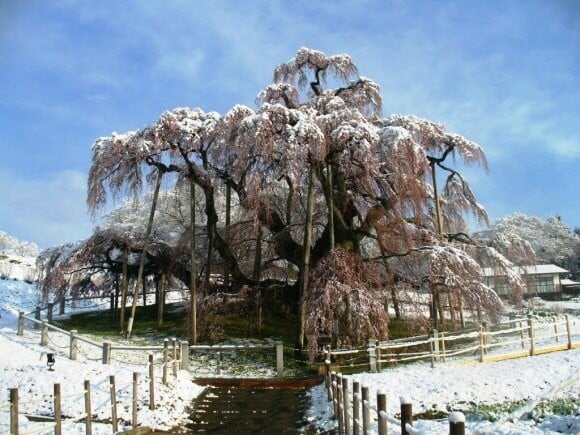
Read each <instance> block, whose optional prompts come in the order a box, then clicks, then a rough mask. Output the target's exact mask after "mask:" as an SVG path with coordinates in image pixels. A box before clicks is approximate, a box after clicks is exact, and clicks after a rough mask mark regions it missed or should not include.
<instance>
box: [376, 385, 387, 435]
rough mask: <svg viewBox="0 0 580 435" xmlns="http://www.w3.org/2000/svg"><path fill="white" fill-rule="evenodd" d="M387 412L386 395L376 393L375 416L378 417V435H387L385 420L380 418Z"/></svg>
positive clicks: (379, 392)
mask: <svg viewBox="0 0 580 435" xmlns="http://www.w3.org/2000/svg"><path fill="white" fill-rule="evenodd" d="M386 412H387V395H386V394H385V393H383V392H381V391H377V415H378V417H379V421H378V424H379V435H387V419H386V418H383V417H382V416H381V413H386Z"/></svg>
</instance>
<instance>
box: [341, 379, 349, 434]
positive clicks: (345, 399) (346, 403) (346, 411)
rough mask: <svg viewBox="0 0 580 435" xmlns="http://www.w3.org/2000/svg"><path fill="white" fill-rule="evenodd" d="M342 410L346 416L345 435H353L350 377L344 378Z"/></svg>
mask: <svg viewBox="0 0 580 435" xmlns="http://www.w3.org/2000/svg"><path fill="white" fill-rule="evenodd" d="M342 404H343V405H342V408H343V414H344V433H345V434H346V435H351V421H350V394H349V393H348V377H346V376H343V377H342Z"/></svg>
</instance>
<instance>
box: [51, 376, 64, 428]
mask: <svg viewBox="0 0 580 435" xmlns="http://www.w3.org/2000/svg"><path fill="white" fill-rule="evenodd" d="M53 400H54V435H61V434H62V408H61V395H60V384H54V397H53Z"/></svg>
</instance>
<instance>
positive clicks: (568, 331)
mask: <svg viewBox="0 0 580 435" xmlns="http://www.w3.org/2000/svg"><path fill="white" fill-rule="evenodd" d="M574 348H580V323H579V320H578V319H573V320H571V319H570V318H569V317H568V316H567V315H566V316H565V317H564V318H560V319H552V320H545V321H541V322H540V321H538V320H537V319H534V318H532V317H528V318H523V319H515V320H510V321H507V322H503V323H500V324H498V325H493V326H490V325H489V324H488V323H485V322H484V323H482V324H481V325H480V327H479V328H478V329H476V330H471V331H466V332H459V333H443V332H438V331H433V333H432V334H431V335H430V336H429V335H425V336H420V337H411V338H404V339H398V340H390V341H384V342H379V341H377V340H374V339H371V340H369V342H368V345H367V346H366V347H365V348H357V349H330V348H329V347H327V349H326V350H325V360H326V359H328V360H331V361H332V369H333V370H336V371H340V369H348V370H353V371H356V370H357V369H362V370H370V371H371V372H378V371H381V370H382V368H383V367H385V366H388V365H393V364H399V363H406V362H412V361H430V362H431V366H434V365H435V364H436V363H437V362H446V361H447V360H449V359H454V360H457V359H468V360H469V359H472V360H476V361H479V362H489V361H500V360H506V359H512V358H519V357H523V356H532V355H540V354H543V353H549V352H555V351H559V350H567V349H574Z"/></svg>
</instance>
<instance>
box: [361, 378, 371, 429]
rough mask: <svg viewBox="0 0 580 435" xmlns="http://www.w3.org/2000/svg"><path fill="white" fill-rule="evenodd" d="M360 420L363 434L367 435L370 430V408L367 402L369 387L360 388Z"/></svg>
mask: <svg viewBox="0 0 580 435" xmlns="http://www.w3.org/2000/svg"><path fill="white" fill-rule="evenodd" d="M361 393H362V401H361V403H362V420H363V434H364V435H367V434H368V433H369V432H370V430H371V408H370V405H371V404H370V402H369V387H367V386H364V385H363V386H362V388H361Z"/></svg>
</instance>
